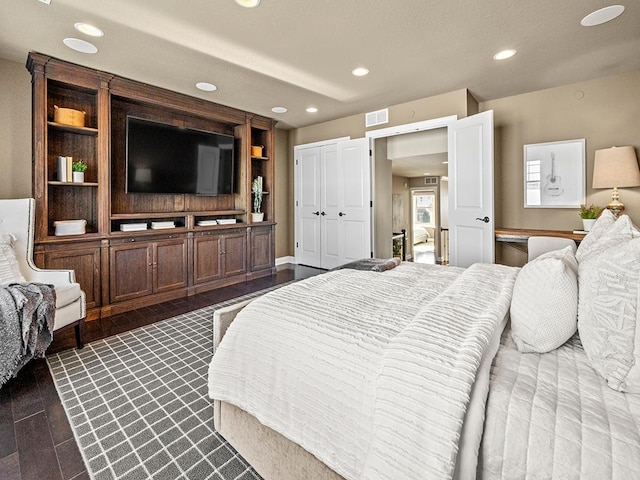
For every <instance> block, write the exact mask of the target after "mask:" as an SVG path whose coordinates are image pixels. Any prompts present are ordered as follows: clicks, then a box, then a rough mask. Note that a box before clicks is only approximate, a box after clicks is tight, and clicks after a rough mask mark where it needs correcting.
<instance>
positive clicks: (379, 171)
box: [372, 138, 393, 258]
mask: <svg viewBox="0 0 640 480" xmlns="http://www.w3.org/2000/svg"><path fill="white" fill-rule="evenodd" d="M374 158H375V165H374V174H375V176H374V179H373V195H374V197H373V226H374V231H373V245H372V247H373V256H374V257H375V258H390V257H391V256H392V255H393V244H392V242H391V236H392V235H391V234H392V229H391V227H392V221H391V220H392V210H393V209H392V199H393V196H392V185H391V162H390V161H389V160H388V159H387V139H386V138H381V139H379V140H377V141H376V142H375V155H374Z"/></svg>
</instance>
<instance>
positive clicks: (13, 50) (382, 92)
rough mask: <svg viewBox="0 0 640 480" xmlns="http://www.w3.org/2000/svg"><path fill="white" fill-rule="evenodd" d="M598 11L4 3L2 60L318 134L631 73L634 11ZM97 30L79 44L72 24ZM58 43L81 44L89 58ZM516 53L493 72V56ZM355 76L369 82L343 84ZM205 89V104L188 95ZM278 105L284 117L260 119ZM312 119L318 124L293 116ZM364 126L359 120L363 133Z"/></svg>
mask: <svg viewBox="0 0 640 480" xmlns="http://www.w3.org/2000/svg"><path fill="white" fill-rule="evenodd" d="M622 2H623V3H624V4H625V7H626V11H625V12H624V13H623V15H622V16H621V17H619V18H617V19H615V20H613V21H611V22H609V23H606V24H604V25H600V26H596V27H589V28H586V27H582V26H581V25H580V20H581V19H582V18H583V17H584V16H585V15H587V14H588V13H590V12H592V11H594V10H596V9H599V8H601V7H603V6H606V5H608V3H606V2H603V1H602V0H560V1H558V0H534V1H525V0H519V1H514V0H457V1H445V0H347V1H345V0H339V1H338V0H320V1H315V2H310V1H302V0H262V3H261V5H260V6H259V7H258V8H254V9H245V8H242V7H239V6H238V5H237V4H236V3H235V2H234V1H233V0H188V1H186V0H183V1H177V0H136V1H133V0H108V1H105V0H51V4H50V5H46V4H44V3H42V2H40V1H38V0H2V1H1V2H0V57H2V58H6V59H9V60H13V61H16V62H21V63H22V62H24V61H25V60H26V57H27V53H28V52H29V51H31V50H33V51H38V52H41V53H45V54H48V55H52V56H54V57H57V58H61V59H64V60H67V61H71V62H74V63H79V64H82V65H86V66H89V67H92V68H97V69H101V70H104V71H107V72H110V73H114V74H117V75H121V76H124V77H128V78H132V79H134V80H139V81H142V82H145V83H149V84H153V85H158V86H161V87H165V88H168V89H171V90H175V91H178V92H181V93H186V94H189V95H193V96H196V97H201V98H204V99H207V100H211V101H214V102H217V103H221V104H224V105H229V106H233V107H236V108H240V109H243V110H248V111H251V112H254V113H258V114H262V115H265V116H269V117H273V118H276V119H277V120H278V121H279V124H278V126H279V127H281V128H292V127H300V126H305V125H310V124H314V123H319V122H321V121H326V120H331V119H335V118H340V117H344V116H347V115H352V114H357V113H364V112H368V111H373V110H378V109H380V108H385V107H387V106H390V105H395V104H398V103H402V102H405V101H410V100H415V99H418V98H424V97H429V96H432V95H437V94H440V93H444V92H449V91H453V90H457V89H460V88H469V89H470V90H471V92H472V93H473V95H474V96H475V97H476V98H477V99H478V100H480V101H485V100H490V99H494V98H501V97H505V96H510V95H514V94H519V93H524V92H528V91H534V90H540V89H544V88H548V87H553V86H557V85H562V84H568V83H573V82H577V81H583V80H588V79H592V78H597V77H601V76H605V75H612V74H616V73H622V72H627V71H636V70H640V28H639V27H638V25H639V24H640V2H639V1H638V0H622ZM79 21H84V22H90V23H93V24H95V25H96V26H98V27H100V28H101V29H103V30H104V32H105V36H104V37H102V38H98V39H90V38H89V37H85V36H83V35H82V34H80V33H78V32H76V31H75V30H74V28H73V24H74V23H75V22H79ZM65 37H77V38H81V39H86V40H91V41H92V42H93V43H94V44H95V45H96V46H97V47H98V49H99V52H98V53H97V54H95V55H86V54H81V53H77V52H74V51H72V50H69V49H68V48H67V47H65V46H64V45H63V44H62V39H63V38H65ZM504 48H515V49H517V50H518V54H517V55H516V56H515V57H513V58H512V59H510V60H507V61H504V62H502V63H497V62H496V61H495V60H493V59H492V56H493V54H494V53H496V52H497V51H498V50H501V49H504ZM358 66H366V67H367V68H368V69H369V70H370V72H371V73H370V74H369V75H368V76H366V77H360V78H357V77H354V76H352V75H351V73H350V72H351V70H352V69H353V68H355V67H358ZM199 81H208V82H212V83H214V84H216V85H217V86H218V87H219V89H218V90H217V91H215V92H211V93H204V92H200V91H199V90H196V89H195V87H194V84H195V83H196V82H199ZM274 106H284V107H287V108H288V110H289V111H288V112H287V113H285V114H273V113H272V112H271V108H272V107H274ZM308 106H315V107H317V108H318V109H319V111H318V113H314V114H309V113H307V112H305V108H306V107H308ZM363 121H364V120H363Z"/></svg>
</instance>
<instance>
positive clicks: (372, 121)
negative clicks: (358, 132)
mask: <svg viewBox="0 0 640 480" xmlns="http://www.w3.org/2000/svg"><path fill="white" fill-rule="evenodd" d="M384 123H389V109H388V108H385V109H383V110H377V111H375V112H369V113H365V114H364V124H365V127H374V126H376V125H382V124H384Z"/></svg>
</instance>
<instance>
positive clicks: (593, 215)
mask: <svg viewBox="0 0 640 480" xmlns="http://www.w3.org/2000/svg"><path fill="white" fill-rule="evenodd" d="M602 210H603V209H602V207H599V206H598V205H594V204H593V203H592V204H591V205H589V206H588V207H587V206H586V205H580V213H579V215H580V218H581V219H582V227H583V229H584V231H585V232H589V231H591V227H592V226H593V224H594V223H595V222H596V219H597V218H598V217H599V216H600V214H601V213H602Z"/></svg>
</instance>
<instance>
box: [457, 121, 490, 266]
mask: <svg viewBox="0 0 640 480" xmlns="http://www.w3.org/2000/svg"><path fill="white" fill-rule="evenodd" d="M493 217H494V204H493V111H492V110H489V111H487V112H482V113H479V114H477V115H473V116H471V117H467V118H463V119H461V120H457V121H455V122H452V123H451V125H450V126H449V263H450V264H451V265H455V266H459V267H468V266H469V265H471V264H473V263H477V262H484V263H493V262H494V258H495V243H494V219H493Z"/></svg>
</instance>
